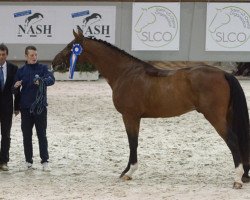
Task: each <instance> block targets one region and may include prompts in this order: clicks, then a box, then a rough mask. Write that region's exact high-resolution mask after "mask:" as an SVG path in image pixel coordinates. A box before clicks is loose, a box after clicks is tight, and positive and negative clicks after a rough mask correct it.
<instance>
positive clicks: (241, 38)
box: [208, 6, 250, 48]
mask: <svg viewBox="0 0 250 200" xmlns="http://www.w3.org/2000/svg"><path fill="white" fill-rule="evenodd" d="M208 31H209V33H210V35H211V37H212V38H213V40H214V41H215V42H216V43H217V44H218V45H220V46H222V47H225V48H236V47H239V46H241V45H243V44H244V43H246V42H247V41H248V40H249V36H250V16H249V14H248V13H247V12H246V11H245V10H243V9H241V8H238V7H235V6H228V7H225V8H222V9H217V10H216V14H215V15H214V17H213V18H212V21H211V22H210V24H209V26H208Z"/></svg>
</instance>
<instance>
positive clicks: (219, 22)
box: [208, 9, 231, 33]
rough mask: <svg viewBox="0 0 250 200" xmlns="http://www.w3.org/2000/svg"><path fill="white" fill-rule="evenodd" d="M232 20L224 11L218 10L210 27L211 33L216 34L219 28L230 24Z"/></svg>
mask: <svg viewBox="0 0 250 200" xmlns="http://www.w3.org/2000/svg"><path fill="white" fill-rule="evenodd" d="M230 20H231V18H230V16H229V14H227V13H226V12H225V10H224V9H217V12H216V14H215V16H214V18H213V20H212V22H211V23H210V25H209V29H208V30H209V32H211V33H214V32H215V31H216V30H217V29H218V28H220V27H222V26H224V25H226V24H228V23H229V22H230Z"/></svg>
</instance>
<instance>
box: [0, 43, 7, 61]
mask: <svg viewBox="0 0 250 200" xmlns="http://www.w3.org/2000/svg"><path fill="white" fill-rule="evenodd" d="M8 53H9V50H8V47H7V46H6V45H5V44H3V43H2V44H0V65H3V64H4V63H5V61H6V59H7V57H8Z"/></svg>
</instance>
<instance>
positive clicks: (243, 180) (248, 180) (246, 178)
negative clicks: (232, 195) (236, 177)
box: [241, 175, 250, 183]
mask: <svg viewBox="0 0 250 200" xmlns="http://www.w3.org/2000/svg"><path fill="white" fill-rule="evenodd" d="M241 180H242V182H243V183H249V182H250V177H249V176H244V175H243V176H242V178H241Z"/></svg>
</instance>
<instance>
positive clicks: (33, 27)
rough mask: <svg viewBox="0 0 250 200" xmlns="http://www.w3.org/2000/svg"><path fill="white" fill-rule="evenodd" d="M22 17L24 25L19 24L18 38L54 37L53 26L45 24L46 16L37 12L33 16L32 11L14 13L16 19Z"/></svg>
mask: <svg viewBox="0 0 250 200" xmlns="http://www.w3.org/2000/svg"><path fill="white" fill-rule="evenodd" d="M20 17H22V21H23V23H20V24H18V29H17V36H18V37H23V36H27V35H28V36H30V37H37V36H38V35H43V36H47V37H52V25H50V24H45V23H43V21H44V15H43V14H42V13H39V12H36V13H34V14H32V11H31V10H28V11H22V12H18V13H14V18H16V19H17V18H19V19H20Z"/></svg>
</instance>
